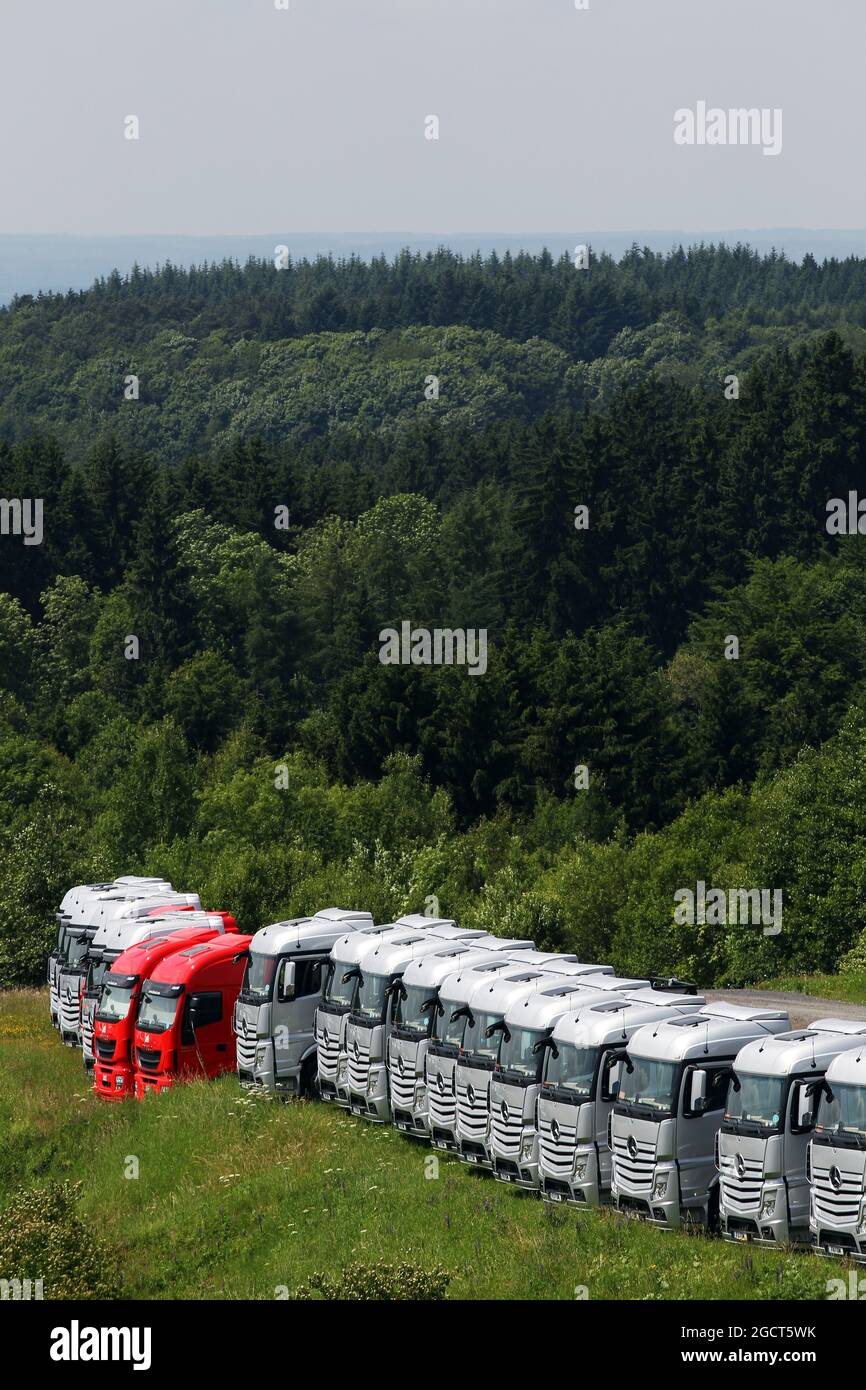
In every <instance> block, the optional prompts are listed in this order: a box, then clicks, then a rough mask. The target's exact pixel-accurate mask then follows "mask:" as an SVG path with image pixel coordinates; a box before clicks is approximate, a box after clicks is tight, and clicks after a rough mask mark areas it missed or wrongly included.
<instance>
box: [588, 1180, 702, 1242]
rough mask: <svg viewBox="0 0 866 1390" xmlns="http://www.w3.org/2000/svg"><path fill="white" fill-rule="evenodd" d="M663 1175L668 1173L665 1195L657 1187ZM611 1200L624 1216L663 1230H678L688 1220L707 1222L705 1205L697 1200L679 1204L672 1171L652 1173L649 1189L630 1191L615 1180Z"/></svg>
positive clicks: (676, 1185) (677, 1190)
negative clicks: (688, 1203)
mask: <svg viewBox="0 0 866 1390" xmlns="http://www.w3.org/2000/svg"><path fill="white" fill-rule="evenodd" d="M663 1174H667V1186H666V1188H665V1191H664V1193H662V1194H659V1192H658V1190H657V1186H656V1184H657V1183H658V1182H659V1180H660V1179H661V1177H662V1175H663ZM611 1197H612V1199H613V1204H614V1206H615V1207H616V1210H617V1211H619V1212H621V1213H622V1214H623V1216H627V1217H637V1218H638V1219H639V1220H642V1221H647V1222H649V1224H650V1225H651V1226H659V1227H660V1228H661V1229H662V1230H666V1231H678V1230H679V1229H680V1228H681V1227H682V1226H683V1224H684V1223H685V1221H686V1220H687V1219H689V1218H691V1219H694V1218H695V1217H697V1219H698V1220H699V1221H700V1222H703V1221H705V1220H706V1203H705V1202H701V1201H699V1200H697V1201H694V1202H693V1203H691V1204H690V1205H689V1206H688V1207H686V1206H684V1204H683V1203H682V1202H681V1201H680V1194H679V1181H678V1178H677V1173H676V1169H674V1168H664V1169H661V1170H658V1171H657V1172H655V1173H654V1174H653V1180H652V1185H651V1187H650V1188H649V1189H646V1188H645V1189H643V1190H640V1191H637V1190H630V1189H629V1188H628V1187H626V1186H625V1185H624V1184H623V1183H621V1182H620V1183H617V1181H616V1177H614V1178H613V1180H612V1182H611Z"/></svg>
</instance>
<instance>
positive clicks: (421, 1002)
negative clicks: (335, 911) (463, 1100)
mask: <svg viewBox="0 0 866 1390" xmlns="http://www.w3.org/2000/svg"><path fill="white" fill-rule="evenodd" d="M502 945H503V943H502V942H501V940H499V939H497V938H496V937H494V936H490V937H481V938H479V939H478V940H475V941H472V942H452V943H450V944H446V943H443V944H442V949H441V950H438V951H434V952H433V953H432V955H428V956H422V957H421V958H420V959H418V960H413V961H411V962H410V964H409V965H407V967H406V970H405V973H404V975H403V981H402V988H401V989H399V990H398V991H397V994H396V998H395V1001H394V1024H393V1028H392V1029H391V1036H390V1037H389V1039H388V1079H389V1083H390V1087H391V1118H392V1122H393V1124H394V1127H395V1128H396V1129H399V1130H400V1131H401V1132H402V1133H403V1134H410V1135H412V1136H413V1137H414V1138H416V1139H429V1137H430V1115H429V1110H428V1106H427V1084H426V1065H427V1051H428V1048H429V1045H430V1038H431V1035H432V1033H433V1028H434V1024H435V1022H436V1018H437V1013H438V1010H439V1008H440V1003H439V991H440V988H441V986H442V984H443V983H444V981H446V980H447V979H448V978H449V977H450V976H452V975H454V974H455V973H458V972H460V971H465V970H468V969H470V968H471V967H472V966H474V965H481V964H483V963H484V962H485V961H491V960H495V959H496V957H497V955H499V956H501V954H502V950H501V947H502ZM520 946H521V943H520V942H505V943H504V948H505V949H516V950H519V949H520ZM526 948H527V949H530V948H531V942H527V943H526Z"/></svg>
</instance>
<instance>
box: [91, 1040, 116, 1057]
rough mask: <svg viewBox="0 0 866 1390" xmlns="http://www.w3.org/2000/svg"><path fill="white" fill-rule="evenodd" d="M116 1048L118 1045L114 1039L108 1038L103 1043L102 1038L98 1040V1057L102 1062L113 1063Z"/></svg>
mask: <svg viewBox="0 0 866 1390" xmlns="http://www.w3.org/2000/svg"><path fill="white" fill-rule="evenodd" d="M116 1047H117V1043H116V1042H115V1040H114V1038H106V1039H105V1041H103V1040H102V1038H97V1039H96V1055H97V1057H98V1058H99V1060H100V1062H113V1061H114V1052H115V1049H116Z"/></svg>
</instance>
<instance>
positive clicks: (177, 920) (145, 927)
mask: <svg viewBox="0 0 866 1390" xmlns="http://www.w3.org/2000/svg"><path fill="white" fill-rule="evenodd" d="M144 901H147V900H146V899H145V900H144ZM136 907H138V904H134V905H133V908H136ZM152 912H153V909H152V908H148V910H147V911H146V912H140V911H135V910H133V912H132V913H131V914H130V915H124V916H122V917H117V918H115V919H114V920H113V921H111V922H107V923H105V925H104V926H101V927H100V928H99V929H98V931H97V932H96V935H95V936H94V938H93V940H92V941H91V943H90V946H89V947H88V952H87V968H86V974H85V977H84V994H83V995H82V999H81V1054H82V1057H83V1060H84V1069H85V1071H92V1070H93V1068H94V1066H95V1065H96V1059H95V1057H94V1049H93V1030H94V1023H95V1018H96V1010H97V1008H98V1006H99V1000H100V997H101V994H102V981H103V979H104V977H105V975H106V974H107V972H108V971H110V970H111V967H112V965H113V963H114V962H115V961H116V960H117V958H118V956H120V955H122V954H123V952H124V951H126V950H128V949H129V947H130V946H137V945H138V944H139V943H140V942H142V941H147V940H149V939H150V938H159V937H164V936H168V935H170V934H171V933H172V932H176V931H181V930H182V929H183V928H184V927H187V928H189V927H212V928H213V930H214V931H217V932H222V931H224V930H225V923H224V922H223V919H222V917H221V916H220V915H219V914H218V913H212V912H200V911H193V912H167V913H166V914H165V915H164V916H160V915H159V914H156V915H152Z"/></svg>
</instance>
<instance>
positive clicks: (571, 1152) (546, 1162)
mask: <svg viewBox="0 0 866 1390" xmlns="http://www.w3.org/2000/svg"><path fill="white" fill-rule="evenodd" d="M692 988H693V987H692V986H689V987H688V989H689V990H691V989H692ZM705 1003H706V1000H705V999H704V998H703V996H702V995H699V994H697V993H682V992H679V991H671V990H664V989H662V990H659V989H654V988H653V987H652V986H646V987H644V988H640V987H639V988H637V989H634V990H629V991H627V992H624V993H623V994H622V995H619V994H614V993H610V994H608V995H607V997H605V996H604V995H602V996H601V997H600V998H599V999H597V1000H593V1001H591V1002H589V1003H587V1004H582V1005H581V1006H580V1007H579V1008H578V1009H577V1010H574V1011H572V1012H569V1013H567V1014H564V1015H563V1016H562V1017H561V1018H560V1019H559V1020H558V1022H557V1023H556V1024H555V1025H554V1028H553V1031H552V1033H551V1035H550V1041H549V1043H548V1044H547V1046H546V1047H545V1048H544V1070H543V1073H542V1083H541V1089H540V1091H539V1095H538V1136H539V1142H538V1176H539V1186H540V1188H541V1192H542V1194H543V1196H545V1197H547V1198H549V1199H550V1201H552V1202H568V1203H571V1204H573V1205H575V1206H599V1205H600V1204H601V1203H602V1202H606V1201H608V1200H609V1199H610V1172H611V1156H610V1148H609V1147H608V1121H609V1119H610V1113H611V1111H612V1109H613V1105H614V1101H615V1100H616V1097H617V1094H618V1092H619V1082H620V1072H621V1067H622V1061H623V1058H624V1054H625V1049H626V1047H627V1045H628V1042H629V1040H630V1038H632V1037H633V1036H634V1034H635V1033H636V1032H637V1031H638V1029H639V1028H643V1027H644V1025H645V1024H647V1023H651V1022H653V1021H654V1020H657V1019H661V1018H680V1017H682V1016H683V1015H685V1014H687V1013H693V1012H695V1011H696V1010H698V1009H700V1008H701V1007H702V1006H703V1005H704V1004H705Z"/></svg>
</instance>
